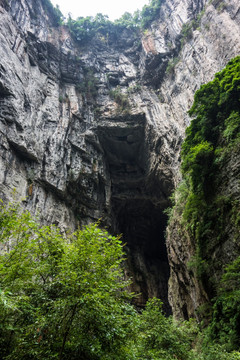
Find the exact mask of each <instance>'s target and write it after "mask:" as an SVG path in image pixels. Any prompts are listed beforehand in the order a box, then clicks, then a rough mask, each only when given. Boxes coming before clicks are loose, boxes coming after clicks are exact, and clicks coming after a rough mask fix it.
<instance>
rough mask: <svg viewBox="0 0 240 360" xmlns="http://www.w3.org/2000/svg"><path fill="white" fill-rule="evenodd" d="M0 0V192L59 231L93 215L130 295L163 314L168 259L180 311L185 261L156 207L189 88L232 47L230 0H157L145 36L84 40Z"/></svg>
mask: <svg viewBox="0 0 240 360" xmlns="http://www.w3.org/2000/svg"><path fill="white" fill-rule="evenodd" d="M0 4H1V6H0V18H1V20H0V126H1V128H0V131H1V150H0V155H1V156H0V167H1V172H0V176H1V180H0V192H1V196H2V198H3V199H4V200H6V201H7V200H12V199H14V198H15V199H18V200H19V199H21V201H22V203H23V206H24V207H26V208H28V209H29V210H30V211H31V212H32V213H35V214H38V216H39V217H40V219H41V220H42V221H45V222H48V223H56V224H58V225H60V227H61V228H62V229H64V228H66V227H69V226H70V227H72V228H74V227H75V226H77V225H78V224H84V223H88V222H89V221H96V220H97V219H99V218H101V219H102V223H103V224H104V225H106V226H108V227H109V229H110V231H112V232H115V233H119V232H120V233H123V238H124V241H126V242H127V248H128V266H127V270H126V273H127V274H128V275H130V276H132V278H133V289H134V290H136V291H141V295H140V297H139V298H138V300H137V301H138V305H139V306H142V305H143V304H144V303H145V301H146V300H147V298H148V297H151V296H159V297H161V298H162V299H164V302H165V304H166V310H167V311H168V312H170V308H169V305H168V301H167V296H168V295H167V293H168V287H167V282H168V278H169V272H170V269H171V283H174V284H175V285H174V292H176V294H173V293H172V292H171V296H170V302H171V306H172V308H173V312H174V313H178V312H179V309H178V307H179V300H178V301H175V300H174V299H173V298H174V297H175V298H178V299H179V298H180V299H181V300H180V301H181V302H182V303H183V304H184V303H185V300H186V299H185V297H184V296H185V295H184V294H183V295H182V297H181V293H182V292H181V287H182V286H184V285H183V284H182V283H181V282H180V281H179V278H181V272H182V271H183V268H184V269H185V266H186V264H182V265H181V266H182V267H181V266H180V265H179V266H178V264H179V262H180V257H181V250H179V244H178V240H179V237H178V236H176V237H174V234H173V236H172V238H171V240H170V241H171V250H170V251H171V253H170V254H169V258H170V268H169V262H168V256H167V252H166V246H165V240H164V231H165V228H166V216H165V215H164V213H163V211H164V209H166V208H167V207H168V205H169V200H168V198H169V195H170V194H171V192H172V190H173V189H174V187H175V185H176V184H177V182H178V180H179V173H178V168H179V154H180V145H181V142H182V139H183V137H184V131H185V128H186V126H187V125H188V124H189V118H188V115H187V110H188V109H189V107H190V106H191V103H192V100H193V95H194V92H195V91H196V90H197V88H198V87H199V86H200V85H201V84H202V83H205V82H207V81H209V80H211V79H212V77H213V75H214V73H216V72H217V71H218V70H220V69H221V68H222V67H223V66H224V65H225V64H226V63H227V62H228V60H229V59H231V58H232V57H234V56H235V55H237V54H238V53H239V52H240V39H239V33H240V29H239V26H240V8H239V2H238V0H229V1H228V0H226V1H216V0H214V1H204V0H194V1H192V0H166V1H164V2H163V4H162V7H161V9H160V14H159V20H156V21H154V22H153V23H152V25H151V27H150V28H149V29H148V31H147V32H145V33H144V34H139V35H137V34H136V32H132V31H131V30H129V29H125V30H124V31H122V32H121V33H119V34H117V36H116V38H115V39H111V38H110V39H106V38H103V37H100V36H96V37H95V38H94V39H93V40H92V41H91V42H90V43H89V44H85V45H81V44H79V43H78V42H76V40H74V38H73V37H72V36H71V34H70V32H69V29H68V28H67V27H66V26H57V24H56V23H55V20H54V17H53V16H52V14H51V13H50V12H48V11H46V9H45V8H44V4H43V2H42V1H41V0H35V1H33V0H10V1H8V2H7V1H3V0H2V1H0ZM174 249H178V251H176V254H177V255H176V256H177V257H176V258H174V256H173V254H172V251H174ZM196 286H197V284H196Z"/></svg>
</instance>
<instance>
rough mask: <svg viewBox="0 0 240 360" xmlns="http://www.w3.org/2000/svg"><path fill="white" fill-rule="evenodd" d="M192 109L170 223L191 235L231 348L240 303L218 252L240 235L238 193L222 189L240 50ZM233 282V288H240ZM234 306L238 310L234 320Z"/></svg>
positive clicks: (236, 130) (233, 126)
mask: <svg viewBox="0 0 240 360" xmlns="http://www.w3.org/2000/svg"><path fill="white" fill-rule="evenodd" d="M189 114H190V115H191V116H194V118H193V120H192V122H191V124H190V126H189V127H188V128H187V130H186V138H185V141H184V142H183V145H182V166H181V169H182V176H183V181H182V184H181V185H180V187H179V188H178V189H177V190H176V193H175V207H174V208H173V210H172V212H171V215H172V216H171V219H170V223H169V226H170V227H171V224H173V223H174V221H177V222H178V226H179V227H181V228H182V229H184V231H183V233H184V232H185V234H186V232H187V236H189V238H190V239H191V242H192V244H193V248H194V249H195V256H194V257H193V258H192V261H191V262H190V263H189V267H191V269H192V270H193V271H194V272H195V276H196V277H198V279H199V281H200V282H201V284H202V285H203V287H204V289H205V291H206V292H207V293H208V295H209V297H210V299H211V298H215V305H214V307H213V309H214V318H213V322H215V326H211V327H210V329H211V331H210V332H211V336H212V338H215V339H218V340H219V339H222V338H224V337H225V338H226V337H227V336H228V343H229V347H228V348H229V349H231V350H232V349H234V348H236V347H239V346H240V343H239V342H236V330H234V331H233V329H237V328H238V329H239V324H240V306H239V301H236V302H235V303H234V302H232V300H231V299H232V297H228V296H226V292H225V293H224V294H223V293H221V291H220V290H219V276H221V274H223V268H224V266H226V265H227V264H226V260H224V259H222V258H220V257H216V256H213V253H214V251H215V250H216V248H219V247H221V246H222V244H224V242H225V241H226V239H229V241H230V240H231V241H236V238H237V239H238V240H239V233H240V223H239V221H238V220H236V219H238V215H237V214H239V211H240V204H239V199H238V197H236V195H235V194H234V193H231V191H225V192H224V191H223V192H222V190H221V191H220V192H219V189H221V187H223V181H224V179H223V176H224V171H225V167H226V166H227V164H228V162H229V161H231V159H235V157H237V156H239V149H240V56H237V57H236V58H235V59H233V60H231V61H230V62H229V63H228V65H227V66H226V67H225V69H224V70H222V71H221V72H219V73H217V74H216V75H215V78H214V80H213V81H211V82H209V83H208V84H206V85H202V86H201V87H200V89H199V90H198V91H197V92H196V94H195V97H194V103H193V106H192V107H191V109H190V111H189ZM225 176H226V174H225ZM179 194H180V195H179ZM181 194H184V196H181ZM232 246H233V248H234V249H235V250H234V251H235V253H233V254H232V256H234V254H235V256H237V255H239V254H238V253H237V251H238V250H237V245H234V243H233V245H232ZM228 261H229V260H228ZM214 269H215V270H216V269H217V270H216V271H218V274H217V275H216V274H215V273H214V272H215V271H214ZM228 269H229V267H228ZM238 270H239V268H238ZM238 275H239V274H238ZM232 284H233V288H232V290H231V291H232V292H233V293H234V291H235V290H236V288H234V286H235V285H234V283H232ZM236 291H238V290H236ZM218 296H219V297H218ZM223 299H224V300H223ZM238 300H239V298H238ZM220 303H221V306H220ZM233 312H235V316H234V318H233V319H231V320H230V317H231V314H232V313H233ZM221 318H222V319H224V321H225V323H226V324H227V325H226V326H225V328H224V330H221V331H222V332H221V331H220V330H219V328H218V326H217V325H216V323H218V324H220V323H221V322H220V320H219V319H221ZM233 323H234V324H233ZM217 329H218V330H217ZM223 333H224V336H223Z"/></svg>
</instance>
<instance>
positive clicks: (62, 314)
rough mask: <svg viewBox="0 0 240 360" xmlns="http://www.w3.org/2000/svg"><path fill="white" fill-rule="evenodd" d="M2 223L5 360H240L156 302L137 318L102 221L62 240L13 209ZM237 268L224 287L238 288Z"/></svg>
mask: <svg viewBox="0 0 240 360" xmlns="http://www.w3.org/2000/svg"><path fill="white" fill-rule="evenodd" d="M0 225H1V227H0V229H1V230H0V243H1V253H0V351H1V359H3V360H23V359H24V360H27V359H31V360H35V359H36V360H40V359H44V360H45V359H49V360H51V359H56V358H57V359H73V360H74V359H76V360H77V359H83V360H100V359H101V360H112V359H116V360H150V359H151V360H175V359H176V358H177V359H179V360H203V359H208V360H217V359H218V360H219V359H220V360H226V359H227V360H237V359H239V353H237V352H231V353H229V352H227V350H226V348H225V347H224V346H223V345H218V344H216V343H214V342H213V340H209V339H210V335H211V336H212V333H214V334H215V333H216V330H214V331H213V330H212V329H211V331H212V333H211V334H210V335H209V334H207V336H204V337H203V340H202V335H201V333H199V330H198V328H197V325H196V323H195V322H194V321H192V320H190V321H184V322H178V321H176V320H174V319H173V318H172V317H169V318H166V317H165V315H164V313H163V311H162V303H161V301H160V300H159V299H151V300H149V302H148V303H147V304H146V307H145V309H144V310H143V311H142V313H138V312H137V311H136V310H135V308H134V306H133V305H131V304H130V301H131V300H132V298H133V294H131V293H129V292H127V291H126V287H127V285H128V282H127V281H124V280H123V272H122V262H123V260H124V257H123V248H122V244H121V240H120V238H119V237H114V236H111V235H109V234H108V233H107V232H106V231H104V230H101V229H99V228H98V226H97V224H95V225H89V226H86V227H85V228H83V229H82V230H77V231H76V232H74V233H72V234H68V235H66V236H63V235H62V234H61V232H60V230H59V229H58V228H57V227H56V226H40V225H39V224H38V223H37V222H36V221H35V220H34V219H33V218H32V216H31V215H30V214H29V212H27V211H20V208H19V207H18V206H17V205H11V204H10V205H9V206H4V205H1V206H0ZM238 270H239V261H238V262H236V263H234V264H233V265H232V266H229V268H228V269H227V272H226V275H225V278H224V279H223V284H225V281H227V283H228V286H229V284H230V282H234V284H235V282H237V283H238V280H239V274H238ZM235 273H237V274H238V275H237V276H235ZM230 280H231V281H230ZM226 291H228V289H225V290H224V294H225V292H226ZM233 295H234V296H235V295H236V294H233ZM221 336H222V335H221ZM193 344H195V346H194V348H193ZM202 344H203V345H202Z"/></svg>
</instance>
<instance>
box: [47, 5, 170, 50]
mask: <svg viewBox="0 0 240 360" xmlns="http://www.w3.org/2000/svg"><path fill="white" fill-rule="evenodd" d="M163 1H164V0H151V1H150V3H149V4H148V5H144V7H143V8H142V10H141V11H140V10H137V11H135V12H134V14H130V13H129V12H126V13H125V14H123V15H122V17H121V18H119V19H118V20H115V21H114V22H112V21H110V20H109V18H108V16H107V15H103V14H101V13H100V14H97V15H96V16H87V17H82V16H81V17H78V18H77V19H76V20H74V19H72V18H71V16H70V15H69V17H68V19H67V21H66V24H67V26H68V27H69V29H70V31H71V33H72V35H73V36H74V38H75V39H76V40H77V41H78V42H80V43H87V42H88V41H90V40H91V39H92V38H93V37H95V36H96V35H97V36H98V37H100V38H101V39H102V40H103V41H105V42H108V40H109V38H112V37H113V38H114V37H116V35H117V34H118V33H119V32H121V31H122V30H123V29H131V30H132V31H137V30H139V29H141V30H145V29H147V28H148V27H149V26H150V24H151V23H152V22H153V21H154V20H156V19H157V18H158V16H159V10H160V7H161V4H162V2H163ZM42 2H43V6H44V7H45V9H46V10H47V11H49V12H50V14H51V15H52V16H53V18H54V20H55V22H56V24H57V25H60V24H64V17H63V15H62V13H61V11H60V9H59V7H58V6H57V7H54V6H53V5H52V3H51V1H50V0H42Z"/></svg>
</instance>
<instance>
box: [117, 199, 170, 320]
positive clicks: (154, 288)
mask: <svg viewBox="0 0 240 360" xmlns="http://www.w3.org/2000/svg"><path fill="white" fill-rule="evenodd" d="M113 209H114V213H115V218H116V220H117V224H118V231H119V232H120V233H122V234H123V242H124V243H126V246H125V251H126V253H127V260H126V276H127V278H130V279H131V280H132V284H131V286H130V289H131V291H134V292H135V293H138V294H139V296H137V297H136V299H135V301H134V303H135V305H136V306H137V307H139V308H142V307H144V306H145V304H146V302H147V300H148V299H149V298H152V297H157V298H160V299H161V300H162V301H163V310H164V312H165V313H166V314H167V315H170V314H171V313H172V312H171V307H170V305H169V302H168V279H169V274H170V270H169V263H168V256H167V249H166V243H165V230H166V226H167V216H166V215H165V214H164V213H163V211H162V209H160V208H159V207H158V206H156V205H154V204H153V203H152V202H151V200H144V199H139V200H138V199H131V200H130V199H128V200H125V201H123V200H121V201H115V202H114V203H113Z"/></svg>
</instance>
